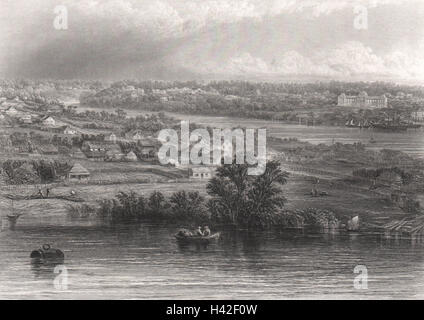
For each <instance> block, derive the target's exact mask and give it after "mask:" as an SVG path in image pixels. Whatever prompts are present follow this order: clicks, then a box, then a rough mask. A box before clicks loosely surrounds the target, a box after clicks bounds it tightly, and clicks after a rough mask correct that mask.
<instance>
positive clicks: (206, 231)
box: [203, 226, 211, 237]
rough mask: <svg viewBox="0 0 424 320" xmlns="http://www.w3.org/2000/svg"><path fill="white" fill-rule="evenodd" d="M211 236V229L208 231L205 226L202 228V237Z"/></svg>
mask: <svg viewBox="0 0 424 320" xmlns="http://www.w3.org/2000/svg"><path fill="white" fill-rule="evenodd" d="M210 235H211V229H209V227H208V226H205V227H204V228H203V236H204V237H208V236H210Z"/></svg>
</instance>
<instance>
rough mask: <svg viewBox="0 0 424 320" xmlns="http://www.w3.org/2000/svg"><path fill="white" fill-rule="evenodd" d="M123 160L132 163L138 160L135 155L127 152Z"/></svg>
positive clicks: (132, 152)
mask: <svg viewBox="0 0 424 320" xmlns="http://www.w3.org/2000/svg"><path fill="white" fill-rule="evenodd" d="M124 159H125V161H131V162H134V161H137V160H138V158H137V156H136V154H135V153H134V151H130V152H128V153H127V154H126V155H125V158H124Z"/></svg>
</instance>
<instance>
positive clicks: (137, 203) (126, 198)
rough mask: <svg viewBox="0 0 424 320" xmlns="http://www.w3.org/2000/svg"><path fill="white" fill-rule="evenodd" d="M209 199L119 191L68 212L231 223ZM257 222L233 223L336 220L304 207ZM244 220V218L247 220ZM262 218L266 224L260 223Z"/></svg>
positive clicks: (125, 219)
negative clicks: (112, 197) (96, 205)
mask: <svg viewBox="0 0 424 320" xmlns="http://www.w3.org/2000/svg"><path fill="white" fill-rule="evenodd" d="M208 205H210V202H208V201H207V200H205V198H204V197H202V196H201V195H200V194H199V192H197V191H196V192H185V191H178V192H175V193H173V194H172V195H171V196H170V197H166V196H165V195H163V194H162V193H161V192H159V191H155V192H153V193H151V194H150V195H149V196H147V197H145V196H143V195H138V194H136V193H135V192H129V193H126V192H120V193H118V194H117V195H116V197H115V198H114V199H108V200H101V201H99V203H98V207H92V206H87V205H70V206H69V207H68V213H69V215H71V216H72V217H79V218H81V217H88V216H89V215H90V214H95V215H96V216H97V217H99V218H100V219H101V220H102V221H103V222H105V223H108V224H122V223H137V222H142V221H150V222H151V221H155V222H157V221H161V222H167V223H179V224H188V225H193V226H195V225H199V224H209V225H218V224H232V225H233V224H234V222H233V221H232V220H231V219H229V217H228V216H226V215H225V214H216V212H215V214H212V212H211V211H210V207H208ZM255 218H256V219H260V221H257V223H254V224H252V223H251V222H252V220H251V219H248V218H247V217H246V215H244V216H240V217H239V218H238V219H237V223H235V224H236V225H239V226H242V227H250V228H262V229H263V228H270V227H284V228H303V227H317V228H337V227H340V221H339V220H338V219H337V218H336V216H335V214H334V213H333V212H331V211H329V210H322V209H316V208H307V209H303V210H279V211H276V212H275V213H274V214H273V217H272V219H270V217H261V216H260V215H258V214H256V215H255ZM245 219H248V220H247V221H246V220H245ZM265 220H266V223H264V222H265ZM249 222H250V223H249Z"/></svg>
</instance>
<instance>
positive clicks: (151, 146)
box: [137, 138, 158, 158]
mask: <svg viewBox="0 0 424 320" xmlns="http://www.w3.org/2000/svg"><path fill="white" fill-rule="evenodd" d="M137 147H138V150H139V151H140V156H141V157H142V158H154V157H155V156H156V152H157V150H158V141H157V140H154V139H149V138H146V139H142V140H139V141H138V144H137Z"/></svg>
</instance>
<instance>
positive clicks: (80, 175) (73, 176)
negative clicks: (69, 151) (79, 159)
mask: <svg viewBox="0 0 424 320" xmlns="http://www.w3.org/2000/svg"><path fill="white" fill-rule="evenodd" d="M89 178H90V172H89V171H88V170H87V169H86V168H84V167H83V166H82V165H80V164H79V163H76V164H74V166H73V167H72V169H71V171H69V173H68V180H69V181H88V179H89Z"/></svg>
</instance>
